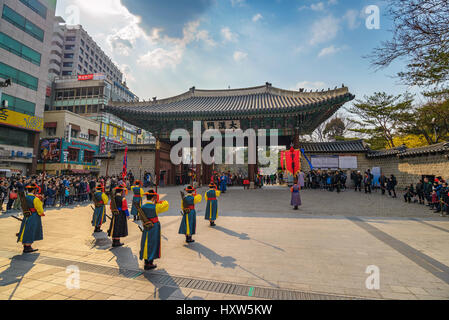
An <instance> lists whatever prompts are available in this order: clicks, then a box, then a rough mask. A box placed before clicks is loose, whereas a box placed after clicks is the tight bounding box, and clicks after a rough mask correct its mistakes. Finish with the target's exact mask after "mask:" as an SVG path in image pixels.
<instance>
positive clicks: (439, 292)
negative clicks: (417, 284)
mask: <svg viewBox="0 0 449 320" xmlns="http://www.w3.org/2000/svg"><path fill="white" fill-rule="evenodd" d="M425 290H426V291H427V294H428V295H431V296H436V297H444V298H449V290H447V289H446V290H444V289H439V288H433V289H427V288H426V289H425Z"/></svg>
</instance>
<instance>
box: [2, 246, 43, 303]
mask: <svg viewBox="0 0 449 320" xmlns="http://www.w3.org/2000/svg"><path fill="white" fill-rule="evenodd" d="M25 257H26V259H24V258H25ZM38 258H39V253H35V254H27V255H17V256H14V257H13V258H12V259H11V263H10V264H9V267H8V269H6V270H5V271H3V272H2V273H0V287H4V286H8V285H11V284H15V283H17V285H16V287H15V288H14V290H13V292H12V293H11V295H10V296H9V299H8V300H11V298H12V297H13V296H14V293H15V292H16V290H17V288H18V287H19V285H20V283H21V282H22V279H23V277H24V276H25V275H26V274H27V273H28V272H29V271H30V270H31V269H32V268H33V267H34V266H35V264H34V262H35V261H36V260H37V259H38Z"/></svg>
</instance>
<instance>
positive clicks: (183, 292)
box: [170, 288, 193, 299]
mask: <svg viewBox="0 0 449 320" xmlns="http://www.w3.org/2000/svg"><path fill="white" fill-rule="evenodd" d="M192 291H193V289H184V288H180V289H177V290H176V291H175V292H173V293H172V294H171V295H170V297H176V298H182V299H185V298H187V297H188V296H189V295H190V293H191V292H192Z"/></svg>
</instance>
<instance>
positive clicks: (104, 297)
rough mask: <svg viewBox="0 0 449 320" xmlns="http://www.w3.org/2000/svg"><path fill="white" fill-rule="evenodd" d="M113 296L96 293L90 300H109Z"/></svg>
mask: <svg viewBox="0 0 449 320" xmlns="http://www.w3.org/2000/svg"><path fill="white" fill-rule="evenodd" d="M110 296H111V295H110V294H107V293H96V294H94V295H93V296H91V297H89V298H88V300H107V299H108V298H109V297H110Z"/></svg>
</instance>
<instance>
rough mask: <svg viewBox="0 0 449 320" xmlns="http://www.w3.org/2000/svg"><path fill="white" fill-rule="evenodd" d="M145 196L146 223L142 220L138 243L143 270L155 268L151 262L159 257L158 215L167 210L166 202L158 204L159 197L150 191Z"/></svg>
mask: <svg viewBox="0 0 449 320" xmlns="http://www.w3.org/2000/svg"><path fill="white" fill-rule="evenodd" d="M145 195H146V197H147V200H148V202H147V203H145V204H144V205H143V206H142V210H143V212H144V213H145V216H146V217H147V219H148V221H147V223H145V221H144V220H143V221H142V222H143V226H144V231H143V232H142V239H141V241H140V260H145V267H144V269H145V270H152V269H155V268H157V265H155V264H154V263H153V262H154V260H155V259H160V257H161V223H160V222H159V217H158V216H159V214H161V213H163V212H166V211H167V210H168V208H169V204H168V201H162V202H159V195H158V194H157V193H156V192H155V191H154V190H150V191H148V192H147V193H144V196H145Z"/></svg>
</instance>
